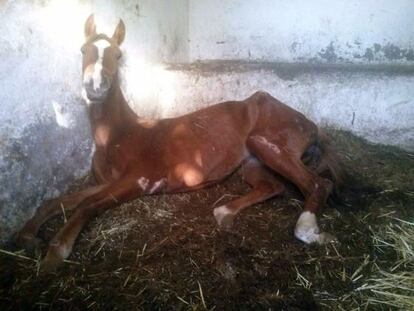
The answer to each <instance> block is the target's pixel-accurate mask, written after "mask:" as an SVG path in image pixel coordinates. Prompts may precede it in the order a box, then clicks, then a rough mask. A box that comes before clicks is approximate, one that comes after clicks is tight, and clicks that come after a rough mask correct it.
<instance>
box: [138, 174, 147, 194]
mask: <svg viewBox="0 0 414 311" xmlns="http://www.w3.org/2000/svg"><path fill="white" fill-rule="evenodd" d="M137 184H138V186H139V187H140V188H141V189H142V190H144V191H145V190H146V189H147V188H148V185H149V180H148V178H145V177H140V178H139V179H138V180H137Z"/></svg>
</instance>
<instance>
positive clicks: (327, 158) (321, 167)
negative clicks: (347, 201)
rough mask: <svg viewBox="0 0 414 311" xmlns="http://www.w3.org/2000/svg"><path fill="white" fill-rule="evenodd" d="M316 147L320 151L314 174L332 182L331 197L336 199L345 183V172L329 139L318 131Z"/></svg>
mask: <svg viewBox="0 0 414 311" xmlns="http://www.w3.org/2000/svg"><path fill="white" fill-rule="evenodd" d="M317 146H318V147H319V149H320V158H319V161H318V163H317V164H316V167H315V172H316V173H317V174H318V175H320V176H324V177H325V176H326V177H327V178H328V179H330V180H331V181H332V182H333V184H334V188H333V195H334V197H337V198H338V197H339V193H340V192H341V190H342V187H343V186H344V183H345V179H346V176H345V172H344V170H343V167H342V163H341V161H340V159H339V156H338V154H337V152H336V150H335V148H334V147H333V146H332V144H331V142H330V140H329V137H328V136H327V135H326V134H325V133H323V132H322V131H321V130H320V129H318V139H317Z"/></svg>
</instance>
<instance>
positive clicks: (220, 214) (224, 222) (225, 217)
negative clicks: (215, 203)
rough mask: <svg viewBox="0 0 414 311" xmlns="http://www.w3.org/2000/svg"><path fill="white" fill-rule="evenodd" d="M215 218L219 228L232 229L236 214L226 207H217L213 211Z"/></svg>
mask: <svg viewBox="0 0 414 311" xmlns="http://www.w3.org/2000/svg"><path fill="white" fill-rule="evenodd" d="M213 214H214V218H216V221H217V224H218V226H219V227H227V228H228V227H231V226H232V224H233V218H234V216H235V213H234V212H233V211H232V210H231V209H229V208H228V207H227V206H226V205H222V206H219V207H216V208H215V209H214V211H213Z"/></svg>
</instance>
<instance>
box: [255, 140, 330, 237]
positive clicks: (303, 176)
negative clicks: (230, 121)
mask: <svg viewBox="0 0 414 311" xmlns="http://www.w3.org/2000/svg"><path fill="white" fill-rule="evenodd" d="M248 148H249V150H250V152H251V153H252V154H254V155H255V156H257V157H258V158H259V159H260V160H261V161H262V162H263V163H264V164H266V166H268V167H269V168H271V169H272V170H274V171H275V172H277V173H278V174H280V175H281V176H283V177H285V178H286V179H288V180H290V181H291V182H293V183H294V184H295V185H296V186H297V187H298V188H299V190H300V191H301V192H302V194H303V196H304V197H305V204H304V208H303V211H302V214H301V215H300V217H299V219H298V221H297V223H296V226H295V237H296V238H298V239H299V240H301V241H303V242H305V243H307V244H310V243H319V244H324V243H328V242H331V241H332V240H334V237H333V236H332V235H330V234H329V233H326V232H320V230H319V227H318V225H317V221H316V214H317V213H318V212H319V210H320V209H321V207H322V206H323V205H324V204H325V202H326V200H327V198H328V196H329V195H330V193H331V192H332V188H333V183H332V182H331V181H330V180H328V179H325V178H322V177H320V176H319V175H318V174H317V173H315V172H313V171H312V170H311V169H309V168H308V167H306V166H305V164H304V163H303V162H302V161H301V156H302V152H297V153H294V152H287V151H286V150H284V149H283V148H278V147H277V145H276V144H273V143H272V142H269V141H267V139H265V138H262V137H261V139H255V137H253V138H250V139H249V140H248Z"/></svg>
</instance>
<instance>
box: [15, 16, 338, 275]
mask: <svg viewBox="0 0 414 311" xmlns="http://www.w3.org/2000/svg"><path fill="white" fill-rule="evenodd" d="M85 36H86V42H85V44H84V45H83V46H82V53H83V95H84V97H85V100H86V102H87V104H88V106H89V113H90V121H91V126H92V130H93V136H94V141H95V145H96V152H95V154H94V157H93V172H94V174H95V177H96V181H97V185H96V186H94V187H91V188H89V189H86V190H84V191H81V192H78V193H74V194H69V195H64V196H62V197H60V198H57V199H53V200H49V201H47V202H45V203H44V204H43V205H42V206H41V207H40V208H39V209H38V210H37V212H36V214H35V215H34V217H33V218H31V219H30V220H29V221H28V222H27V223H26V224H25V226H24V228H23V229H22V230H21V231H20V233H19V235H18V238H17V242H18V244H20V245H22V246H24V247H26V248H30V247H33V246H35V245H36V244H37V243H38V242H39V241H38V240H37V238H36V237H35V236H36V234H37V232H38V230H39V228H40V226H41V225H42V224H43V223H45V222H46V221H47V220H48V219H49V218H50V217H52V216H55V215H57V214H59V213H61V208H62V206H63V207H64V208H65V209H66V210H73V214H72V216H71V217H70V218H69V220H68V221H67V223H66V224H65V225H64V226H63V228H62V229H61V230H60V231H59V232H58V233H57V235H56V236H55V237H54V239H53V240H52V241H51V242H50V244H49V249H48V252H47V255H46V257H45V259H44V260H43V262H42V265H43V268H44V269H47V270H49V269H53V268H54V267H56V266H57V265H58V264H59V263H60V262H61V261H62V260H63V259H65V258H67V257H68V256H69V254H70V253H71V250H72V247H73V244H74V242H75V240H76V238H77V236H78V235H79V233H80V232H81V230H82V228H83V227H84V226H85V224H86V223H87V222H88V221H90V220H91V218H93V217H95V216H97V215H98V214H100V213H102V212H104V211H105V210H107V209H109V208H112V207H115V206H117V205H120V204H121V203H123V202H126V201H129V200H133V199H135V198H137V197H139V196H142V195H149V194H158V193H174V192H183V191H190V190H194V189H199V188H202V187H205V186H207V185H211V184H213V183H217V182H219V181H221V180H223V179H224V178H226V176H228V175H229V174H231V173H232V172H234V171H235V170H237V169H238V168H241V172H242V175H243V178H244V180H245V181H246V182H247V183H248V184H249V185H250V186H251V191H250V192H249V193H247V194H246V195H244V196H242V197H240V198H238V199H235V200H233V201H231V202H229V203H227V204H226V205H223V206H220V207H217V208H215V209H214V217H215V219H216V220H217V223H218V225H219V226H220V227H229V226H231V225H232V222H233V219H234V217H235V216H236V215H237V214H238V213H239V212H240V211H241V210H243V209H244V208H246V207H248V206H251V205H252V204H255V203H258V202H262V201H264V200H266V199H269V198H271V197H274V196H276V195H280V194H281V193H282V192H283V191H284V186H283V184H282V183H281V181H280V180H279V179H280V176H281V177H283V178H285V179H287V180H290V181H291V182H293V183H294V184H295V185H296V186H297V187H298V188H299V189H300V191H301V192H302V193H303V195H304V197H305V204H304V210H303V212H302V214H301V215H300V217H299V219H298V221H297V224H296V228H295V232H294V234H295V236H296V237H297V238H298V239H300V240H302V241H303V242H305V243H313V242H317V243H326V242H329V241H331V240H332V236H330V235H329V234H327V233H321V232H319V229H318V225H317V222H316V216H315V213H316V212H318V211H319V209H320V208H321V206H322V205H323V204H324V203H325V201H326V199H327V197H328V196H329V194H330V193H331V192H332V190H333V187H334V186H336V184H337V183H338V181H339V171H340V170H339V167H338V165H337V162H336V160H335V159H336V156H335V154H334V152H333V151H332V148H331V147H330V145H329V143H328V140H327V138H326V136H324V135H323V134H322V133H321V131H320V130H318V128H317V127H316V125H315V124H314V123H312V122H311V121H309V120H308V119H307V118H306V117H304V116H303V115H302V114H301V113H299V112H297V111H295V110H294V109H292V108H290V107H288V106H286V105H284V104H283V103H281V102H280V101H278V100H277V99H275V98H273V97H272V96H270V95H269V94H267V93H264V92H257V93H255V94H253V95H252V96H251V97H249V98H247V99H245V100H243V101H230V102H224V103H220V104H217V105H214V106H210V107H208V108H205V109H201V110H198V111H196V112H193V113H190V114H187V115H184V116H181V117H178V118H172V119H162V120H153V121H148V120H144V119H142V118H139V117H138V116H137V115H136V114H135V113H134V112H133V111H132V110H131V109H130V108H129V107H128V104H127V103H126V101H125V99H124V97H123V94H122V92H121V89H120V86H119V81H118V75H117V74H118V62H117V61H118V59H119V58H120V57H121V50H120V48H119V46H120V45H121V43H122V42H123V40H124V37H125V25H124V23H123V22H122V20H120V22H119V24H118V26H117V27H116V30H115V33H114V34H113V36H112V37H108V36H106V35H105V34H98V33H97V32H96V26H95V23H94V17H93V15H91V16H90V17H89V18H88V19H87V21H86V23H85ZM323 171H330V177H331V178H330V179H331V180H332V181H331V180H329V179H327V178H324V177H321V173H322V172H323ZM324 176H325V175H324Z"/></svg>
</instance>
